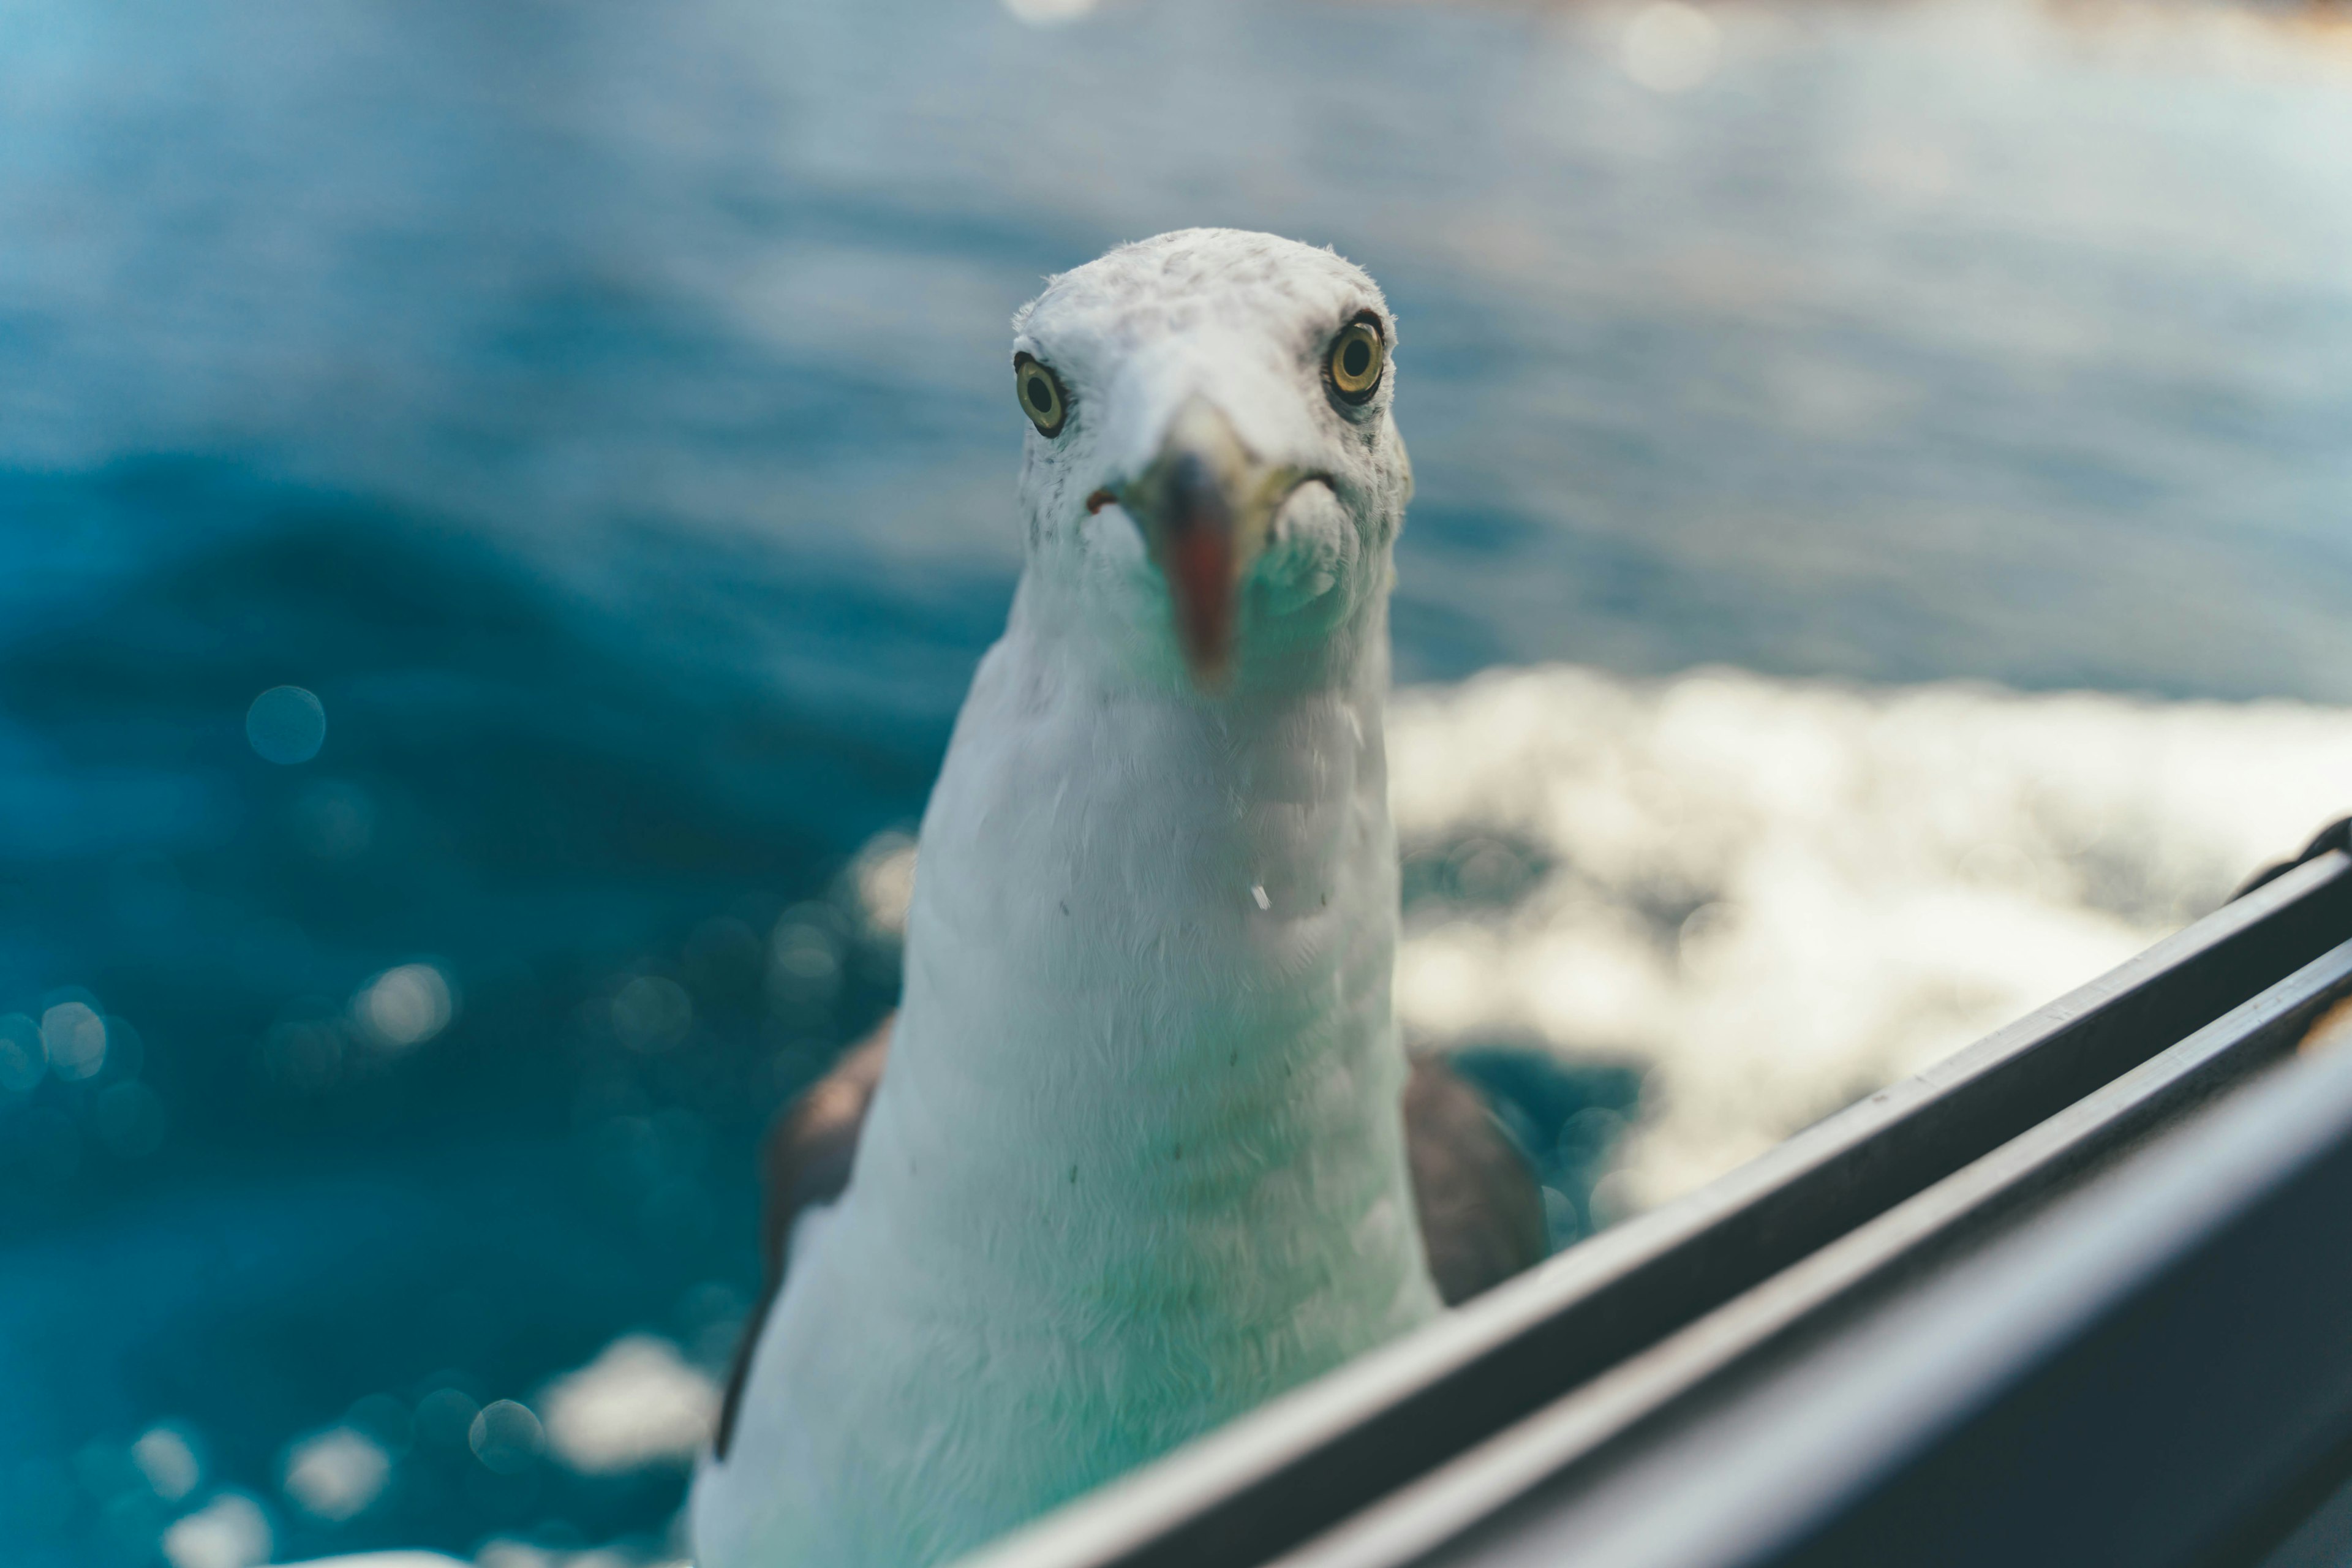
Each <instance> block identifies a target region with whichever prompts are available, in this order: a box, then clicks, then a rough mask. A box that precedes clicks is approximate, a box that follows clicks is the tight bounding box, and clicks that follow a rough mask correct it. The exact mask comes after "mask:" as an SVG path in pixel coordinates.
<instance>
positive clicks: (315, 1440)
mask: <svg viewBox="0 0 2352 1568" xmlns="http://www.w3.org/2000/svg"><path fill="white" fill-rule="evenodd" d="M390 1479H392V1456H391V1455H390V1454H387V1453H385V1452H384V1450H383V1445H382V1444H380V1443H378V1442H377V1441H376V1440H375V1439H374V1438H373V1437H371V1436H368V1435H367V1434H366V1433H364V1432H360V1431H356V1430H354V1429H352V1427H349V1426H337V1427H333V1428H331V1429H330V1430H328V1431H325V1432H320V1433H319V1434H318V1435H316V1436H310V1437H306V1438H304V1439H303V1440H302V1441H300V1442H299V1443H297V1444H295V1445H294V1446H293V1447H291V1448H290V1449H289V1450H288V1451H287V1455H286V1478H285V1489H286V1495H287V1496H288V1497H289V1498H291V1499H293V1500H294V1501H295V1503H296V1504H297V1505H298V1506H299V1507H300V1508H301V1509H302V1510H303V1511H304V1512H306V1513H308V1514H310V1515H311V1516H313V1517H314V1518H318V1519H323V1520H325V1521H328V1522H329V1523H331V1524H340V1523H341V1522H342V1521H344V1520H347V1519H352V1518H355V1517H357V1516H358V1515H360V1514H362V1513H363V1512H365V1511H366V1510H367V1509H368V1507H369V1506H370V1505H371V1504H373V1502H374V1501H375V1500H376V1499H377V1498H379V1497H381V1496H382V1495H383V1488H384V1483H385V1482H386V1481H388V1480H390Z"/></svg>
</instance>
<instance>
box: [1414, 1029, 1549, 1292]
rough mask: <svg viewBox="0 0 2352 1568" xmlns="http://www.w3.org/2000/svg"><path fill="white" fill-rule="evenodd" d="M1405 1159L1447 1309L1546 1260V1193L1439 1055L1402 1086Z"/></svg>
mask: <svg viewBox="0 0 2352 1568" xmlns="http://www.w3.org/2000/svg"><path fill="white" fill-rule="evenodd" d="M1404 1142H1405V1157H1406V1159H1407V1160H1408V1161H1409V1162H1411V1163H1412V1197H1413V1207H1414V1208H1415V1209H1417V1210H1418V1211H1420V1215H1421V1235H1422V1239H1423V1243H1424V1244H1425V1245H1426V1246H1427V1247H1428V1248H1429V1271H1430V1273H1431V1274H1432V1275H1433V1276H1435V1277H1436V1279H1437V1293H1438V1294H1439V1295H1440V1296H1443V1297H1444V1299H1445V1304H1446V1305H1447V1306H1449V1307H1453V1306H1459V1305H1460V1304H1461V1303H1462V1302H1464V1301H1466V1300H1469V1299H1470V1298H1471V1297H1473V1296H1475V1295H1477V1294H1478V1293H1479V1292H1480V1291H1482V1290H1486V1289H1490V1288H1492V1287H1494V1286H1496V1285H1499V1284H1501V1283H1502V1282H1503V1281H1504V1280H1506V1279H1509V1278H1510V1277H1511V1276H1512V1275H1514V1274H1517V1273H1518V1272H1519V1271H1520V1270H1522V1269H1525V1268H1533V1267H1534V1266H1535V1265H1536V1264H1538V1263H1540V1262H1542V1261H1543V1258H1544V1253H1545V1251H1546V1250H1547V1247H1546V1241H1545V1235H1544V1211H1543V1192H1542V1190H1541V1189H1540V1188H1539V1187H1538V1186H1537V1185H1536V1177H1535V1173H1534V1172H1533V1171H1531V1170H1529V1169H1528V1162H1527V1157H1526V1156H1525V1155H1523V1154H1521V1153H1520V1152H1519V1146H1518V1145H1517V1143H1515V1142H1512V1141H1511V1135H1510V1134H1509V1133H1507V1132H1506V1131H1503V1124H1502V1123H1501V1122H1499V1121H1496V1120H1495V1113H1494V1112H1493V1111H1492V1110H1488V1109H1487V1108H1486V1098H1485V1096H1483V1095H1481V1094H1480V1093H1479V1092H1478V1091H1477V1089H1474V1088H1472V1087H1471V1086H1470V1085H1469V1084H1468V1083H1465V1081H1463V1079H1462V1078H1461V1076H1460V1075H1459V1074H1457V1073H1456V1072H1455V1071H1454V1069H1453V1068H1450V1067H1448V1066H1446V1065H1445V1062H1444V1058H1440V1057H1422V1058H1418V1059H1417V1060H1415V1061H1414V1063H1413V1064H1412V1077H1411V1078H1410V1079H1406V1080H1405V1086H1404Z"/></svg>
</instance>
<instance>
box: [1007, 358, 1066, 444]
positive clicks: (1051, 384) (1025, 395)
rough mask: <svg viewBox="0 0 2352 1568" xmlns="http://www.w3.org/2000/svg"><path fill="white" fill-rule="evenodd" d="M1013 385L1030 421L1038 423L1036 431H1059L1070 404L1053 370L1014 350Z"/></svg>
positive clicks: (1046, 434)
mask: <svg viewBox="0 0 2352 1568" xmlns="http://www.w3.org/2000/svg"><path fill="white" fill-rule="evenodd" d="M1013 390H1014V391H1016V392H1018V393H1019V394H1020V395H1021V412H1022V413H1024V414H1026V415H1027V416H1029V423H1031V424H1032V425H1034V426H1037V433H1038V434H1039V435H1041V436H1058V435H1060V434H1061V433H1062V422H1063V421H1064V420H1066V419H1067V418H1068V417H1069V416H1070V405H1069V400H1068V399H1066V398H1065V397H1064V396H1063V395H1062V384H1061V382H1060V381H1058V380H1057V379H1055V375H1054V373H1053V372H1052V371H1050V370H1047V369H1046V368H1045V366H1044V365H1042V364H1039V363H1037V362H1036V361H1035V360H1034V359H1031V358H1030V357H1029V356H1028V355H1027V354H1014V355H1013Z"/></svg>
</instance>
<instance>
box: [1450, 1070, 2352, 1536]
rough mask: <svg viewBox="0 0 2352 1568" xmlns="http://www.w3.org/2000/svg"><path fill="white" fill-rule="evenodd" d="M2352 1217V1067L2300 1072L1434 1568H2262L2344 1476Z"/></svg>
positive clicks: (1917, 1284)
mask: <svg viewBox="0 0 2352 1568" xmlns="http://www.w3.org/2000/svg"><path fill="white" fill-rule="evenodd" d="M2347 1212H2352V1050H2345V1049H2340V1048H2339V1049H2336V1050H2332V1051H2326V1052H2323V1053H2321V1054H2319V1055H2316V1056H2296V1057H2294V1058H2290V1059H2288V1060H2287V1061H2285V1062H2283V1063H2281V1064H2280V1065H2278V1066H2277V1067H2276V1068H2274V1069H2273V1070H2271V1071H2269V1072H2266V1073H2263V1074H2262V1075H2260V1076H2258V1077H2257V1078H2256V1079H2254V1080H2253V1081H2252V1082H2250V1083H2248V1084H2246V1085H2245V1086H2244V1087H2243V1088H2242V1089H2240V1090H2239V1091H2238V1092H2235V1093H2231V1094H2228V1095H2224V1096H2222V1097H2221V1098H2220V1099H2219V1100H2217V1101H2215V1102H2214V1103H2213V1104H2211V1105H2210V1106H2209V1107H2206V1108H2202V1109H2200V1110H2197V1111H2195V1112H2193V1113H2192V1114H2190V1115H2189V1116H2187V1117H2185V1118H2183V1119H2182V1120H2181V1121H2179V1122H2178V1123H2176V1124H2174V1125H2172V1126H2170V1127H2168V1129H2166V1130H2164V1131H2161V1132H2160V1133H2158V1135H2157V1136H2155V1137H2153V1138H2151V1139H2149V1140H2148V1141H2147V1142H2145V1143H2144V1144H2142V1145H2140V1146H2137V1147H2136V1148H2134V1149H2132V1150H2131V1151H2130V1152H2127V1153H2126V1155H2124V1157H2122V1158H2121V1159H2119V1160H2117V1161H2116V1162H2115V1163H2113V1164H2112V1165H2109V1166H2106V1167H2105V1168H2102V1169H2100V1170H2098V1171H2097V1172H2095V1173H2093V1174H2092V1175H2091V1176H2090V1177H2089V1178H2088V1179H2087V1180H2085V1181H2084V1182H2083V1183H2081V1184H2079V1185H2077V1186H2074V1187H2072V1188H2070V1189H2068V1190H2067V1191H2065V1192H2063V1193H2062V1194H2056V1195H2054V1196H2053V1198H2052V1200H2051V1201H2050V1202H2049V1203H2048V1204H2046V1205H2038V1206H2033V1207H2030V1208H2028V1209H2026V1210H2024V1211H2022V1213H2021V1215H2020V1217H2019V1219H2018V1222H2017V1223H2016V1224H2014V1225H2013V1226H2006V1227H2003V1228H2002V1229H2001V1230H2000V1232H1999V1233H1998V1234H1996V1235H1994V1236H1992V1237H1990V1238H1989V1239H1988V1240H1986V1241H1985V1243H1984V1244H1983V1245H1982V1246H1981V1247H1973V1248H1970V1249H1969V1251H1967V1252H1966V1254H1965V1255H1964V1258H1963V1260H1962V1266H1959V1267H1949V1268H1938V1269H1931V1270H1929V1271H1927V1273H1926V1274H1924V1275H1923V1276H1921V1277H1919V1278H1917V1279H1915V1280H1914V1281H1913V1282H1912V1283H1911V1284H1910V1285H1909V1286H1908V1287H1907V1288H1906V1289H1900V1290H1897V1291H1895V1292H1891V1293H1889V1295H1888V1296H1886V1297H1885V1299H1883V1300H1879V1301H1877V1302H1875V1303H1874V1304H1873V1306H1872V1307H1871V1309H1870V1310H1866V1311H1864V1312H1863V1313H1860V1314H1858V1315H1855V1316H1853V1317H1852V1318H1851V1319H1850V1320H1849V1321H1843V1322H1842V1323H1841V1324H1840V1325H1839V1328H1838V1331H1837V1332H1835V1333H1833V1334H1827V1335H1822V1336H1818V1337H1815V1338H1813V1339H1811V1340H1810V1341H1808V1342H1805V1343H1804V1344H1803V1345H1802V1346H1801V1348H1800V1350H1799V1351H1798V1353H1795V1354H1793V1355H1790V1356H1789V1357H1787V1358H1784V1359H1783V1360H1781V1361H1780V1362H1779V1363H1776V1364H1775V1365H1773V1366H1772V1367H1770V1368H1769V1370H1767V1371H1766V1372H1765V1373H1762V1374H1761V1375H1758V1376H1751V1377H1747V1378H1743V1379H1734V1380H1730V1381H1729V1382H1728V1384H1727V1386H1726V1387H1724V1388H1723V1389H1721V1390H1720V1391H1719V1392H1720V1395H1721V1396H1720V1397H1719V1398H1718V1399H1717V1400H1715V1401H1713V1402H1711V1403H1707V1404H1704V1405H1696V1406H1695V1410H1694V1413H1693V1415H1692V1416H1691V1418H1689V1419H1685V1420H1682V1421H1679V1422H1675V1423H1672V1424H1670V1425H1667V1426H1664V1427H1662V1428H1661V1429H1660V1430H1658V1431H1656V1432H1654V1434H1653V1435H1652V1438H1651V1440H1650V1441H1648V1442H1645V1443H1643V1444H1642V1445H1641V1446H1640V1448H1639V1451H1638V1452H1636V1453H1633V1454H1631V1455H1629V1456H1626V1457H1625V1458H1624V1461H1623V1462H1621V1463H1618V1464H1616V1465H1613V1466H1612V1467H1610V1468H1608V1470H1607V1471H1606V1472H1605V1474H1601V1475H1598V1476H1596V1477H1594V1478H1592V1484H1587V1485H1583V1486H1580V1487H1576V1488H1574V1489H1569V1490H1566V1491H1564V1492H1563V1493H1562V1494H1560V1495H1559V1496H1558V1497H1547V1498H1539V1497H1538V1496H1534V1495H1530V1496H1529V1497H1528V1499H1527V1500H1525V1501H1524V1502H1522V1503H1520V1504H1517V1505H1514V1506H1513V1507H1512V1508H1510V1509H1507V1510H1505V1511H1504V1512H1503V1513H1501V1514H1498V1515H1496V1517H1495V1518H1494V1519H1492V1520H1491V1521H1488V1522H1487V1523H1486V1524H1485V1525H1482V1526H1481V1527H1479V1529H1478V1530H1476V1531H1474V1532H1472V1533H1471V1534H1469V1535H1466V1536H1465V1537H1463V1538H1462V1539H1461V1541H1460V1542H1458V1543H1457V1545H1456V1547H1455V1548H1454V1551H1453V1552H1451V1553H1450V1554H1449V1555H1447V1557H1446V1558H1445V1560H1446V1561H1447V1562H1449V1563H1454V1564H1457V1565H1459V1568H1471V1565H1477V1568H1502V1565H1504V1564H1511V1565H1514V1568H1517V1565H1520V1564H1528V1563H1557V1562H1560V1561H1563V1560H1567V1559H1570V1558H1572V1559H1573V1560H1575V1561H1580V1562H1591V1563H1608V1564H1610V1565H1611V1568H1844V1565H1847V1564H1855V1565H1860V1564H1870V1565H1873V1568H1881V1565H1884V1564H1886V1563H1902V1564H1904V1565H1905V1568H1947V1565H1948V1568H1962V1565H1964V1564H1965V1565H1976V1564H1983V1563H2000V1564H2002V1565H2003V1568H2011V1565H2017V1568H2039V1565H2041V1564H2051V1565H2053V1568H2057V1565H2063V1568H2083V1565H2084V1564H2088V1563H2097V1564H2101V1565H2103V1568H2105V1565H2114V1568H2208V1565H2212V1564H2219V1563H2230V1564H2233V1565H2243V1564H2249V1563H2256V1562H2260V1561H2261V1560H2262V1559H2263V1555H2264V1553H2265V1552H2267V1551H2268V1550H2269V1549H2270V1548H2271V1547H2272V1546H2273V1545H2275V1544H2276V1543H2277V1542H2279V1541H2281V1540H2282V1539H2284V1537H2285V1536H2287V1535H2288V1534H2289V1533H2291V1532H2292V1531H2294V1529H2295V1528H2296V1527H2297V1526H2298V1525H2300V1524H2301V1523H2302V1522H2304V1521H2305V1520H2306V1519H2308V1518H2309V1517H2310V1514H2311V1511H2312V1510H2313V1509H2314V1508H2315V1507H2316V1506H2318V1505H2319V1504H2321V1503H2323V1502H2326V1501H2327V1500H2328V1487H2329V1484H2330V1483H2331V1480H2334V1479H2340V1470H2341V1467H2342V1466H2343V1464H2344V1462H2345V1459H2346V1458H2347V1444H2346V1440H2347V1436H2348V1435H2352V1333H2347V1332H2346V1331H2345V1325H2346V1324H2347V1322H2352V1247H2345V1246H2343V1245H2341V1240H2340V1238H2341V1237H2342V1235H2343V1227H2344V1216H2345V1215H2346V1214H2347ZM2329 1506H2331V1507H2332V1506H2334V1505H2333V1504H2332V1503H2330V1504H2329ZM2328 1560H2329V1561H2335V1560H2336V1559H2335V1558H2333V1557H2331V1558H2329V1559H2328Z"/></svg>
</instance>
